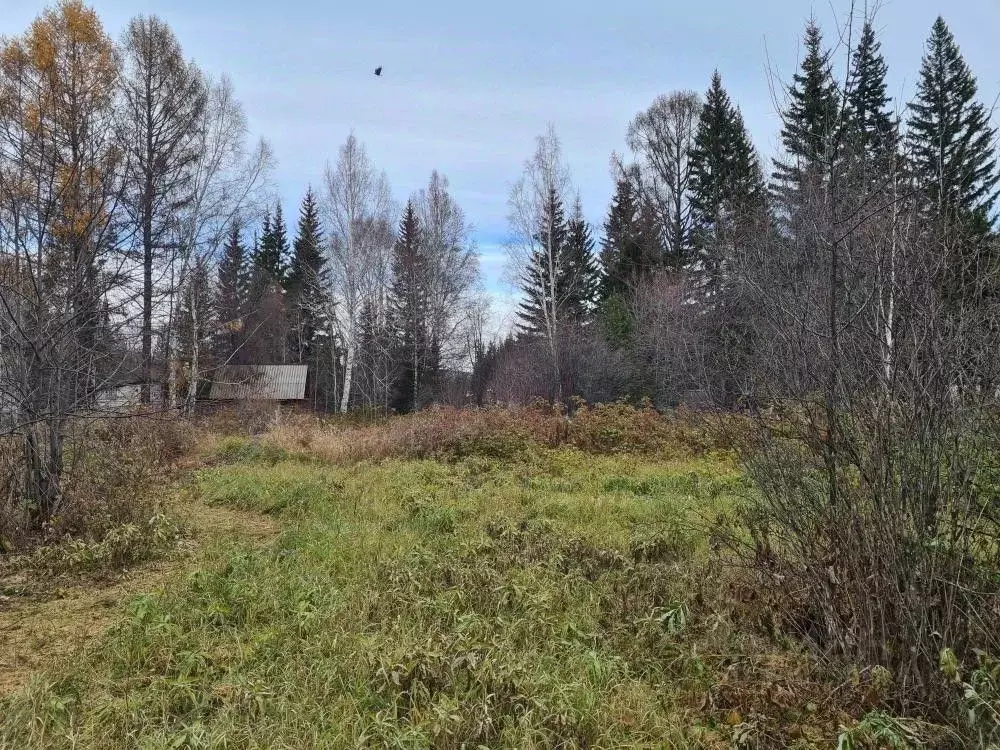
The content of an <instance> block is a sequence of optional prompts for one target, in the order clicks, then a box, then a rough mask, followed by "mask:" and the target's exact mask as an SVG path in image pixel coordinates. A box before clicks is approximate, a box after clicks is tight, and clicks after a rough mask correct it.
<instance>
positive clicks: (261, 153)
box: [164, 77, 273, 412]
mask: <svg viewBox="0 0 1000 750" xmlns="http://www.w3.org/2000/svg"><path fill="white" fill-rule="evenodd" d="M197 133H198V137H197V141H196V145H195V148H196V154H197V157H196V158H195V159H194V160H193V162H192V164H191V177H190V185H191V195H190V199H189V200H188V201H187V203H186V206H185V208H184V210H183V211H182V213H181V215H180V217H179V223H178V237H177V244H178V247H179V249H180V252H179V253H178V255H177V259H176V262H175V267H174V269H173V273H174V277H175V278H176V288H178V289H187V290H188V294H189V295H190V293H191V291H192V290H194V289H195V288H196V285H194V284H186V281H187V277H188V274H189V273H190V272H191V270H192V269H193V268H195V267H196V266H198V265H202V264H205V265H207V264H208V261H209V260H214V258H215V255H216V253H217V251H218V249H219V248H220V247H221V246H222V243H223V240H224V238H225V234H226V229H227V227H228V226H229V224H230V222H232V221H233V219H234V218H236V217H237V216H240V215H247V214H253V213H254V212H255V211H256V210H257V208H258V207H259V205H260V204H261V201H262V199H263V197H264V195H263V193H264V190H265V189H266V186H267V180H268V177H269V174H270V171H271V169H272V167H273V158H272V155H271V148H270V146H269V145H268V143H267V142H266V141H264V140H260V141H258V142H257V144H256V145H255V146H254V147H253V148H248V143H247V139H248V136H249V128H248V126H247V118H246V114H245V113H244V111H243V106H242V105H241V104H240V102H239V100H237V99H236V97H235V95H234V93H233V87H232V83H231V82H230V81H229V79H228V78H226V77H223V78H222V79H220V80H219V81H218V82H214V83H212V82H210V83H209V96H208V102H207V105H206V107H205V108H204V110H203V112H202V114H201V118H200V122H199V124H198V130H197ZM176 306H177V299H176V295H172V296H171V299H170V307H169V311H168V312H169V321H173V319H174V318H175V317H176ZM186 308H187V310H188V315H189V316H190V320H189V321H188V325H189V326H190V329H191V332H190V339H191V341H192V342H194V346H193V347H192V350H191V352H190V361H189V362H188V363H186V369H187V372H186V374H185V380H186V384H187V387H186V389H185V392H184V408H185V411H188V412H190V411H191V410H193V408H194V402H195V396H196V394H197V384H198V380H199V378H200V362H199V360H200V346H199V342H201V341H202V340H203V339H204V338H205V331H203V330H202V329H201V325H202V323H201V317H202V316H201V311H200V310H199V305H198V303H197V299H195V298H193V297H192V298H190V299H188V300H187V302H186ZM168 336H169V330H168ZM164 348H165V350H166V352H167V360H168V362H173V366H171V368H170V373H169V378H170V381H171V388H170V392H171V395H170V399H171V402H173V403H176V402H177V400H178V399H179V398H180V395H179V394H178V393H177V388H176V378H177V376H178V372H177V369H178V365H179V363H177V362H175V361H174V360H175V348H176V345H175V343H174V342H173V341H171V340H170V339H169V337H168V338H167V340H166V342H165V347H164Z"/></svg>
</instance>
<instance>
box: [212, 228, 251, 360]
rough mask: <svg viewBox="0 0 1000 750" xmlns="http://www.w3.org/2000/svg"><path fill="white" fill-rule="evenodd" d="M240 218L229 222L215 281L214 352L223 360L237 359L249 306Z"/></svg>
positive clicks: (245, 259)
mask: <svg viewBox="0 0 1000 750" xmlns="http://www.w3.org/2000/svg"><path fill="white" fill-rule="evenodd" d="M240 235H241V230H240V221H239V219H236V218H234V219H233V220H232V221H231V222H230V223H229V234H228V236H227V237H226V244H225V245H224V246H223V248H222V258H221V259H220V260H219V269H218V280H217V283H216V302H215V315H216V318H217V319H218V321H219V330H218V333H217V336H216V346H215V350H216V351H215V353H216V356H217V358H218V359H220V360H221V361H223V362H226V363H229V362H236V361H238V360H237V355H238V354H239V351H240V348H241V347H242V345H243V342H244V340H245V339H244V333H243V323H244V321H243V316H244V312H245V310H246V307H245V305H246V285H247V257H246V249H245V248H244V247H243V240H242V237H241V236H240Z"/></svg>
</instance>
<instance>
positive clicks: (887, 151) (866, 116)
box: [846, 22, 898, 180]
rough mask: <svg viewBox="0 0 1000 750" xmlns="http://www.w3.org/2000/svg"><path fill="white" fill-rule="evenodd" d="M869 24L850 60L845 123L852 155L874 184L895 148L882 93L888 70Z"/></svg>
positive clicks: (893, 125) (893, 130)
mask: <svg viewBox="0 0 1000 750" xmlns="http://www.w3.org/2000/svg"><path fill="white" fill-rule="evenodd" d="M881 46H882V45H881V44H880V42H879V41H878V38H877V37H876V36H875V29H874V28H873V27H872V25H871V22H865V25H864V26H863V27H862V29H861V39H860V40H859V42H858V46H857V48H856V49H855V50H854V53H853V55H852V56H851V73H850V78H849V85H848V92H847V102H846V104H847V112H846V114H847V121H848V123H847V124H848V128H849V133H850V136H851V138H852V144H851V146H852V151H853V152H854V154H855V155H856V156H858V157H860V158H861V159H862V164H863V166H864V168H865V170H866V171H867V172H868V173H869V174H871V175H872V177H873V178H874V179H876V180H878V179H884V178H885V176H886V174H887V172H888V170H889V169H890V167H891V164H892V161H893V158H894V156H895V152H896V147H897V140H898V138H897V126H896V121H895V118H894V117H893V115H892V112H891V110H890V109H889V103H890V102H891V101H892V97H890V96H889V95H888V94H887V93H886V82H885V78H886V75H887V73H888V66H887V65H886V64H885V59H884V58H883V57H882V52H881Z"/></svg>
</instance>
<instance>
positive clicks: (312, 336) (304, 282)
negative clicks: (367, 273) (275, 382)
mask: <svg viewBox="0 0 1000 750" xmlns="http://www.w3.org/2000/svg"><path fill="white" fill-rule="evenodd" d="M322 241H323V231H322V228H321V226H320V219H319V207H318V205H317V204H316V195H315V193H314V192H313V190H312V188H311V187H310V188H309V189H307V190H306V194H305V197H304V198H303V199H302V206H301V207H300V208H299V222H298V227H297V230H296V234H295V241H294V242H293V243H292V257H291V261H290V262H289V264H288V272H287V274H286V276H285V290H286V297H287V300H286V302H287V307H288V310H289V313H290V317H291V320H290V322H291V323H292V338H293V342H292V344H293V350H294V352H295V353H296V354H297V356H298V361H299V362H301V363H311V362H313V360H315V355H316V348H317V340H316V338H317V335H318V334H319V333H320V332H321V331H323V330H324V329H325V326H324V322H323V317H324V313H323V309H324V304H323V302H324V300H325V298H326V293H327V292H326V289H327V285H328V276H329V274H328V271H327V268H326V258H325V257H324V255H323V250H322ZM314 366H315V365H314Z"/></svg>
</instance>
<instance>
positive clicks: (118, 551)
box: [12, 513, 181, 575]
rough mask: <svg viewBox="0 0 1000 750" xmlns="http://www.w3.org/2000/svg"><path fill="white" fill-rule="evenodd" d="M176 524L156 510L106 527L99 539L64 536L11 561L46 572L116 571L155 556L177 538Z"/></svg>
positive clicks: (13, 564) (17, 565)
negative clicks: (131, 520)
mask: <svg viewBox="0 0 1000 750" xmlns="http://www.w3.org/2000/svg"><path fill="white" fill-rule="evenodd" d="M180 536H181V529H180V527H179V526H178V525H177V524H176V523H175V522H174V521H173V520H171V519H170V518H168V517H167V516H165V515H162V514H160V513H157V514H154V515H153V516H151V517H150V518H148V519H146V520H145V521H141V522H139V523H126V524H122V525H120V526H113V527H111V528H109V529H108V530H107V532H106V533H105V534H104V537H103V538H101V539H100V540H99V541H87V540H85V539H74V538H72V537H69V536H67V537H66V538H64V539H62V540H60V541H59V542H58V543H55V544H49V545H43V546H40V547H37V548H36V549H35V550H34V551H33V552H32V553H31V554H29V555H25V556H22V557H20V558H19V559H18V560H16V561H15V562H13V563H12V567H14V568H29V569H32V570H36V571H42V572H45V573H48V574H50V575H59V574H62V573H78V572H93V571H98V570H118V569H122V568H125V567H128V566H129V565H134V564H136V563H139V562H142V561H143V560H147V559H150V558H152V557H155V556H156V555H157V554H158V553H160V552H162V551H163V550H165V549H167V548H169V547H171V546H173V544H174V543H175V542H176V541H177V540H178V539H179V538H180Z"/></svg>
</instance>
